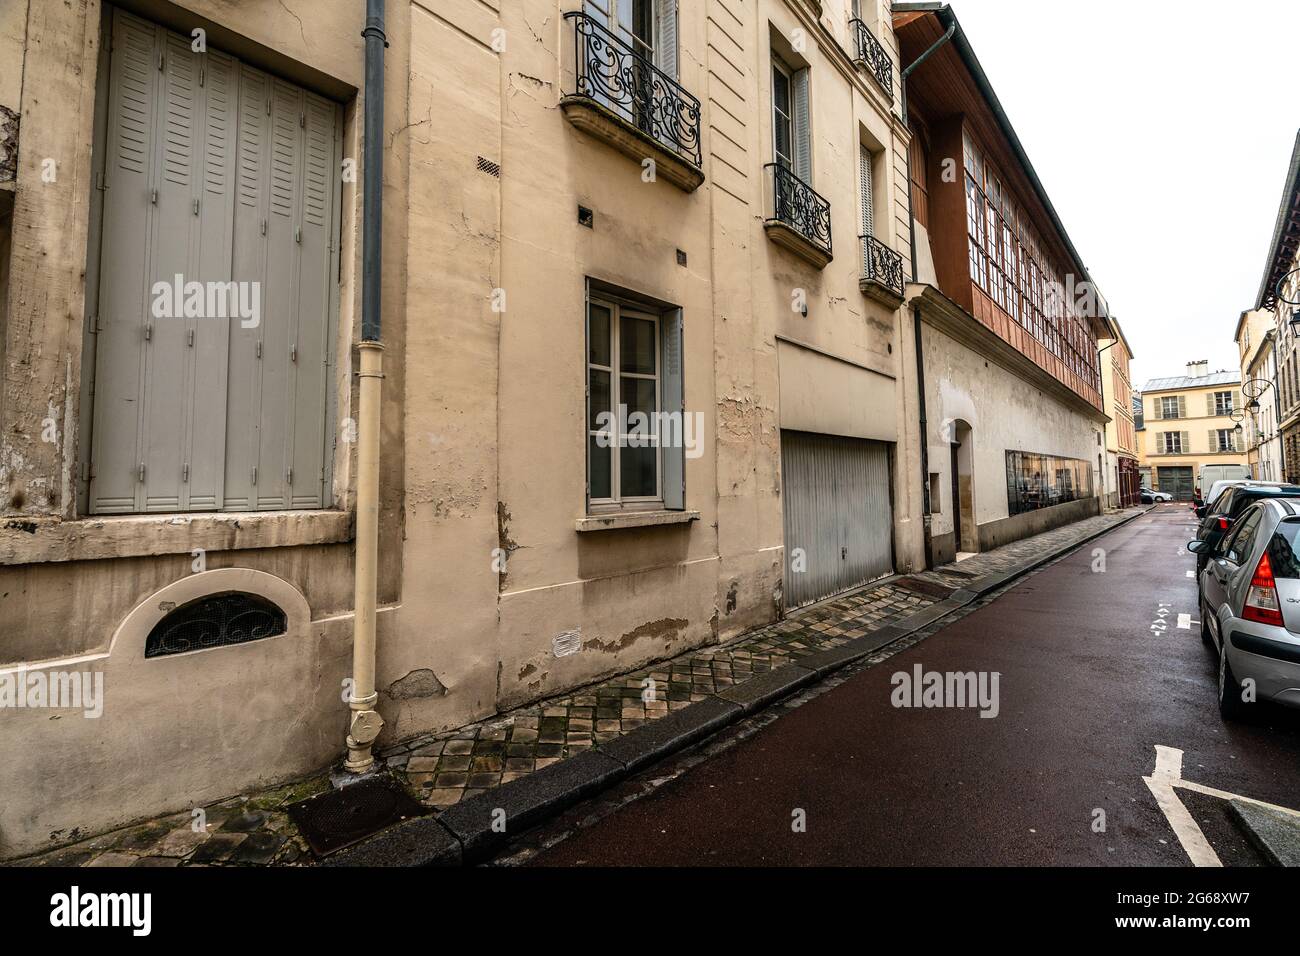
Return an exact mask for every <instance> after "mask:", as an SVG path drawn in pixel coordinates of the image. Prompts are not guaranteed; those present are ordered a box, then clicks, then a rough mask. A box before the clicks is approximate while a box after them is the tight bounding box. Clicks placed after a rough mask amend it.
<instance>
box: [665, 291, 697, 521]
mask: <svg viewBox="0 0 1300 956" xmlns="http://www.w3.org/2000/svg"><path fill="white" fill-rule="evenodd" d="M660 326H661V331H660V336H659V339H660V348H661V351H662V352H663V355H662V357H661V359H662V360H661V363H660V364H661V367H662V368H663V381H662V386H661V388H662V395H663V399H662V402H663V411H664V412H665V413H667V414H668V415H670V416H674V417H673V418H672V419H670V420H672V421H675V422H680V423H681V426H680V428H677V429H676V431H677V434H676V435H673V436H671V437H672V439H673V440H671V441H665V440H664V439H663V437H662V435H661V439H660V440H661V442H662V443H663V445H664V446H665V447H664V448H663V451H662V454H663V468H664V472H663V474H664V485H663V494H664V507H665V508H666V509H668V510H669V511H683V510H685V508H686V448H685V437H686V408H685V401H684V398H685V389H684V375H683V369H682V355H683V350H682V310H681V309H674V310H672V311H671V312H665V313H664V315H663V318H662V319H661V320H660ZM691 437H692V438H693V440H695V441H697V442H699V441H703V440H704V436H703V435H701V434H698V433H697V432H694V431H692V433H691ZM669 445H671V446H673V447H668V446H669Z"/></svg>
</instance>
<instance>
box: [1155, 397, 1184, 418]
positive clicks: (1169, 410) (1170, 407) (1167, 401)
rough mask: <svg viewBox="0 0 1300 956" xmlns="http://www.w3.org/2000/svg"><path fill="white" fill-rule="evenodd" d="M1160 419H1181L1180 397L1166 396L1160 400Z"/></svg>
mask: <svg viewBox="0 0 1300 956" xmlns="http://www.w3.org/2000/svg"><path fill="white" fill-rule="evenodd" d="M1160 417H1161V418H1181V417H1182V415H1181V414H1180V413H1179V411H1178V396H1177V395H1166V396H1164V397H1163V398H1161V399H1160Z"/></svg>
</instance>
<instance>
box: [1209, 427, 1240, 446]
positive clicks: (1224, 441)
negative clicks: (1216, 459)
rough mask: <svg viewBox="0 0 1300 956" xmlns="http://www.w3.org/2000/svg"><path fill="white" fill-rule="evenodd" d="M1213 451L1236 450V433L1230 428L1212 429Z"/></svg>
mask: <svg viewBox="0 0 1300 956" xmlns="http://www.w3.org/2000/svg"><path fill="white" fill-rule="evenodd" d="M1214 450H1215V451H1236V450H1237V433H1236V431H1235V429H1232V428H1218V429H1215V431H1214Z"/></svg>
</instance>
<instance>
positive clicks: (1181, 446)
mask: <svg viewBox="0 0 1300 956" xmlns="http://www.w3.org/2000/svg"><path fill="white" fill-rule="evenodd" d="M1159 439H1160V442H1159V447H1160V451H1161V452H1162V453H1164V454H1166V455H1181V454H1183V453H1184V452H1185V451H1186V450H1187V449H1186V443H1185V442H1184V441H1183V433H1182V432H1162V433H1161V434H1160V435H1159Z"/></svg>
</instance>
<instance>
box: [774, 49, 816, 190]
mask: <svg viewBox="0 0 1300 956" xmlns="http://www.w3.org/2000/svg"><path fill="white" fill-rule="evenodd" d="M772 157H773V159H774V160H775V161H776V162H777V164H778V165H780V166H782V167H784V168H785V169H788V170H789V171H790V172H792V173H794V174H795V175H796V176H798V177H799V178H800V179H802V180H803V181H804V182H805V183H811V182H812V143H811V140H810V138H809V122H808V70H807V69H802V70H794V69H791V68H790V67H788V66H786V64H785V63H783V62H782V61H781V59H780V57H778V56H777V54H776V53H775V52H774V53H773V54H772Z"/></svg>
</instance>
